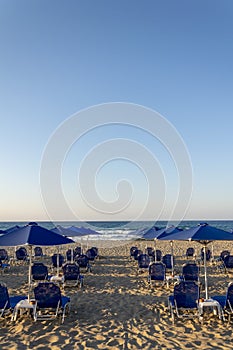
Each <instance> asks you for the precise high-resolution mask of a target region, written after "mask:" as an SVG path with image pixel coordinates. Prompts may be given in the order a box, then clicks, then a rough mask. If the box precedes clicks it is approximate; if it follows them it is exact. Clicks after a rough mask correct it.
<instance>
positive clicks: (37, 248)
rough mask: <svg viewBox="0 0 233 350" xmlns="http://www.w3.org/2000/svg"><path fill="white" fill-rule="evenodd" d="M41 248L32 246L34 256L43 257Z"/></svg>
mask: <svg viewBox="0 0 233 350" xmlns="http://www.w3.org/2000/svg"><path fill="white" fill-rule="evenodd" d="M43 255H44V254H43V250H42V248H41V247H35V248H34V257H35V258H42V257H43Z"/></svg>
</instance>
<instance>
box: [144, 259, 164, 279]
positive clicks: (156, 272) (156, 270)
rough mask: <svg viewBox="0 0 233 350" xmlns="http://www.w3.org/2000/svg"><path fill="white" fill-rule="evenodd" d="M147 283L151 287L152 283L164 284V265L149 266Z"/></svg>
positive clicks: (153, 264)
mask: <svg viewBox="0 0 233 350" xmlns="http://www.w3.org/2000/svg"><path fill="white" fill-rule="evenodd" d="M148 272H149V274H148V283H149V284H150V285H152V283H153V282H159V283H162V285H164V284H165V282H166V265H165V264H163V263H162V262H154V263H151V264H150V265H149V270H148Z"/></svg>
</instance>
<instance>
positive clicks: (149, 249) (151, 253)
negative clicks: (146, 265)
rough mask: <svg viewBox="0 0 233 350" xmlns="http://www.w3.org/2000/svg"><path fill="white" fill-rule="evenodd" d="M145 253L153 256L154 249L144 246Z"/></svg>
mask: <svg viewBox="0 0 233 350" xmlns="http://www.w3.org/2000/svg"><path fill="white" fill-rule="evenodd" d="M146 254H147V255H149V256H151V257H154V256H155V251H154V248H152V247H147V248H146Z"/></svg>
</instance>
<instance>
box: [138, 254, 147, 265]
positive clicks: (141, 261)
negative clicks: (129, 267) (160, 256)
mask: <svg viewBox="0 0 233 350" xmlns="http://www.w3.org/2000/svg"><path fill="white" fill-rule="evenodd" d="M149 265H150V257H149V255H147V254H140V255H139V256H138V267H139V268H148V267H149Z"/></svg>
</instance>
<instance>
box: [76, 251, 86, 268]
mask: <svg viewBox="0 0 233 350" xmlns="http://www.w3.org/2000/svg"><path fill="white" fill-rule="evenodd" d="M75 261H76V262H77V264H78V265H79V267H87V266H88V263H89V259H88V257H87V256H86V255H85V254H81V255H78V256H76V257H75Z"/></svg>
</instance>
